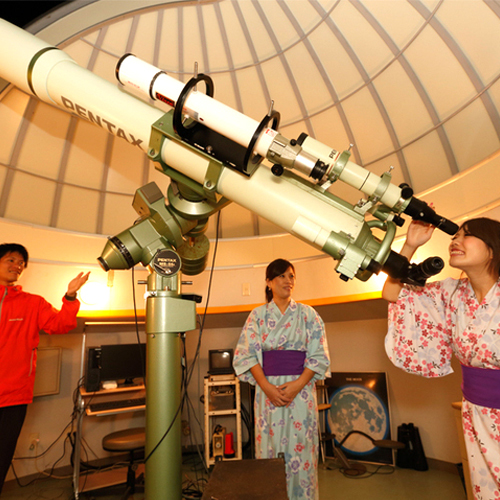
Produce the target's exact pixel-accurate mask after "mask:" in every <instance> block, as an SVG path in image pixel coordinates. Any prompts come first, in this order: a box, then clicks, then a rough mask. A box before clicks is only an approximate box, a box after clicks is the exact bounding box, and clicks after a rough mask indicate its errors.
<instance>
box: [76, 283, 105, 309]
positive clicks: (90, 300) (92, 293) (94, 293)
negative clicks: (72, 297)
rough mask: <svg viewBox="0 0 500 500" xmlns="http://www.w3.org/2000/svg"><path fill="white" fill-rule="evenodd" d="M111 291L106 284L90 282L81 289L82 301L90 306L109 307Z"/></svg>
mask: <svg viewBox="0 0 500 500" xmlns="http://www.w3.org/2000/svg"><path fill="white" fill-rule="evenodd" d="M109 291H110V289H109V288H108V287H107V286H106V285H105V284H104V283H98V282H96V281H88V282H87V283H85V285H83V286H82V288H81V289H80V292H79V293H80V300H81V301H82V302H83V303H84V304H87V305H88V306H95V305H97V304H100V305H103V306H104V305H106V306H107V304H108V301H109Z"/></svg>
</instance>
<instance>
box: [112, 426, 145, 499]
mask: <svg viewBox="0 0 500 500" xmlns="http://www.w3.org/2000/svg"><path fill="white" fill-rule="evenodd" d="M145 445H146V430H145V428H144V427H136V428H133V429H125V430H123V431H117V432H112V433H111V434H108V435H107V436H104V437H103V438H102V447H103V448H104V449H105V450H106V451H113V452H119V451H128V452H129V453H130V455H129V464H128V469H127V489H126V491H125V494H124V496H123V498H124V499H127V498H128V497H129V496H130V495H132V494H133V493H134V492H135V487H136V480H135V471H136V469H137V463H136V462H134V452H136V451H142V450H144V447H145Z"/></svg>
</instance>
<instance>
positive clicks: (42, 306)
mask: <svg viewBox="0 0 500 500" xmlns="http://www.w3.org/2000/svg"><path fill="white" fill-rule="evenodd" d="M27 265H28V252H27V250H26V248H24V247H23V246H22V245H19V244H17V243H4V244H1V245H0V493H1V491H2V487H3V483H4V481H5V476H6V475H7V471H8V470H9V466H10V463H11V461H12V457H13V456H14V451H15V449H16V443H17V439H18V437H19V434H20V433H21V428H22V425H23V423H24V419H25V417H26V410H27V407H28V404H29V403H31V402H32V401H33V386H34V384H35V369H36V354H37V347H38V342H39V332H40V330H43V331H44V332H46V333H49V334H58V333H68V332H69V331H70V330H72V329H73V328H75V327H76V315H77V313H78V310H79V308H80V302H79V301H78V299H77V298H76V292H77V291H78V290H79V289H80V288H81V287H82V285H84V284H85V282H86V281H87V279H88V277H89V273H87V274H84V273H80V274H78V276H77V277H76V278H74V279H73V280H71V281H70V282H69V284H68V290H67V292H66V295H65V296H64V297H63V303H62V308H61V310H60V311H58V310H56V309H54V308H53V307H52V306H51V305H50V304H49V303H48V302H47V301H46V300H45V299H44V298H42V297H40V296H39V295H33V294H30V293H26V292H23V291H22V288H21V287H20V286H16V282H17V280H18V279H19V277H20V276H21V274H22V272H23V271H24V269H25V268H26V266H27Z"/></svg>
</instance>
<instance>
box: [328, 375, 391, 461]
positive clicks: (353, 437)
mask: <svg viewBox="0 0 500 500" xmlns="http://www.w3.org/2000/svg"><path fill="white" fill-rule="evenodd" d="M325 385H326V388H327V394H328V402H329V404H330V405H331V408H329V409H328V411H327V418H326V427H327V432H329V433H330V434H333V436H334V439H333V440H334V441H335V446H337V447H338V446H339V445H340V443H342V440H343V439H344V438H346V436H347V435H348V434H349V433H351V434H350V435H349V436H348V437H347V438H346V439H345V442H344V443H342V446H341V449H342V451H343V452H344V454H345V456H346V457H347V458H348V459H351V460H359V461H362V462H372V463H379V464H390V465H393V463H394V458H393V452H392V450H391V449H387V448H379V447H378V446H376V445H374V444H373V443H372V441H371V440H370V439H369V437H370V438H372V439H373V440H376V441H377V440H382V439H391V421H390V409H389V397H388V390H387V376H386V373H384V372H333V373H332V376H331V377H330V378H327V379H326V380H325ZM368 436H369V437H368ZM333 446H334V444H333V441H332V440H329V441H327V443H326V455H327V456H329V457H333V456H334V452H333Z"/></svg>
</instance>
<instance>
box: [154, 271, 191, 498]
mask: <svg viewBox="0 0 500 500" xmlns="http://www.w3.org/2000/svg"><path fill="white" fill-rule="evenodd" d="M180 274H181V273H180V272H178V273H177V274H176V275H175V276H170V277H164V276H160V275H158V274H156V273H152V274H151V275H150V277H149V279H148V291H149V293H150V295H149V296H148V298H147V300H146V335H147V371H146V457H149V458H148V459H147V462H146V500H182V471H181V468H182V450H181V414H180V404H181V345H180V332H186V331H189V330H193V329H194V328H195V327H196V304H195V303H194V302H192V301H189V300H183V299H182V298H181V297H180V293H181V292H180V288H181V281H180V280H181V277H180ZM171 424H172V425H171ZM170 426H171V427H170ZM169 427H170V430H169V431H168V433H167V434H166V436H165V433H166V432H167V430H168V429H169ZM164 436H165V437H164ZM162 439H163V440H162ZM159 443H160V444H159Z"/></svg>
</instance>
